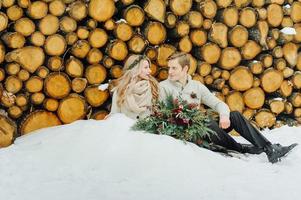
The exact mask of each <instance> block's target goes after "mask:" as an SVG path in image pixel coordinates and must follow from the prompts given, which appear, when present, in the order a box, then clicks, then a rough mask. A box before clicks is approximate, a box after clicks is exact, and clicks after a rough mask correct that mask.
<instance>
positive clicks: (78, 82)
mask: <svg viewBox="0 0 301 200" xmlns="http://www.w3.org/2000/svg"><path fill="white" fill-rule="evenodd" d="M87 83H88V81H87V79H86V78H74V79H73V80H72V86H71V87H72V90H73V91H74V92H76V93H81V92H83V91H84V90H85V89H86V87H87Z"/></svg>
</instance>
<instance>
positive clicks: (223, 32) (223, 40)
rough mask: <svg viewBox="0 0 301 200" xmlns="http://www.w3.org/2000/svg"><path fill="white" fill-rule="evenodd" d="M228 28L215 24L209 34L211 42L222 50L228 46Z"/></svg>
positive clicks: (221, 24)
mask: <svg viewBox="0 0 301 200" xmlns="http://www.w3.org/2000/svg"><path fill="white" fill-rule="evenodd" d="M227 35H228V27H227V26H226V25H225V24H223V23H219V22H217V23H214V24H212V27H211V29H210V32H209V36H208V38H209V40H210V41H212V42H214V43H216V44H218V45H219V46H220V47H221V48H225V47H227V46H228V40H227Z"/></svg>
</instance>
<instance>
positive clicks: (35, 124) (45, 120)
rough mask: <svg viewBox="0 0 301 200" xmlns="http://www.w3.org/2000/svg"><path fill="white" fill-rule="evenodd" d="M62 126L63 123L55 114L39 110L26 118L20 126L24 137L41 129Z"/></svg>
mask: <svg viewBox="0 0 301 200" xmlns="http://www.w3.org/2000/svg"><path fill="white" fill-rule="evenodd" d="M61 124H62V123H61V121H60V120H59V118H58V117H57V116H56V115H55V114H54V113H52V112H48V111H44V110H38V111H34V112H32V113H30V114H29V115H27V116H26V118H25V119H24V120H23V121H22V123H21V125H20V132H21V134H22V135H25V134H28V133H30V132H33V131H35V130H38V129H41V128H47V127H52V126H58V125H61Z"/></svg>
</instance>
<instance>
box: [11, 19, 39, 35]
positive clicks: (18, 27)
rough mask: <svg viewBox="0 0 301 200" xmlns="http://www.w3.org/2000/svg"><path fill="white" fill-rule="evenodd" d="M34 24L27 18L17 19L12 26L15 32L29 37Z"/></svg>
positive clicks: (33, 29)
mask: <svg viewBox="0 0 301 200" xmlns="http://www.w3.org/2000/svg"><path fill="white" fill-rule="evenodd" d="M35 27H36V26H35V24H34V23H33V21H32V20H30V19H29V18H26V17H23V18H21V19H18V20H17V21H16V23H15V24H14V29H15V31H17V32H19V33H21V34H22V35H24V36H26V37H27V36H30V35H31V34H32V33H33V32H34V31H35Z"/></svg>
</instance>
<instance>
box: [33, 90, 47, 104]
mask: <svg viewBox="0 0 301 200" xmlns="http://www.w3.org/2000/svg"><path fill="white" fill-rule="evenodd" d="M44 99H45V94H44V93H42V92H36V93H33V94H32V95H31V96H30V101H31V103H32V104H33V105H40V104H42V103H43V101H44Z"/></svg>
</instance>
